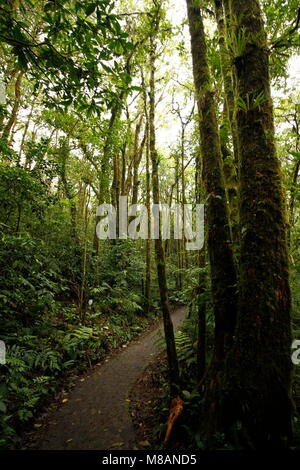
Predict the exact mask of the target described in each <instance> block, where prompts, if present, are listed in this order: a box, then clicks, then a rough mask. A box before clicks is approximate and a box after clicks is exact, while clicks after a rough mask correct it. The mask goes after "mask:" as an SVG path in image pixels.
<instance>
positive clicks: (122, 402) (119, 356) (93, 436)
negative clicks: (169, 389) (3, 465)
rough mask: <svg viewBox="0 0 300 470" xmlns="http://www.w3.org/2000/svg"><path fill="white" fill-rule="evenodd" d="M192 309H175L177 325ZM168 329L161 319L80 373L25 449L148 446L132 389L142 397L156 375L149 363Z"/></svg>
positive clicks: (26, 444) (132, 447) (88, 448)
mask: <svg viewBox="0 0 300 470" xmlns="http://www.w3.org/2000/svg"><path fill="white" fill-rule="evenodd" d="M186 314H187V308H186V307H179V308H176V309H175V310H174V312H173V314H172V320H173V324H174V328H177V327H178V326H179V324H180V323H181V321H182V320H183V319H184V318H185V317H186ZM162 330H163V325H162V321H161V322H159V323H158V324H157V323H156V324H155V325H153V326H152V328H150V330H149V329H148V330H147V331H146V332H145V333H144V334H142V335H141V336H140V337H139V338H138V339H137V340H135V341H133V342H132V343H130V344H129V345H128V346H126V347H125V348H121V350H118V351H116V352H114V353H112V354H111V355H110V356H109V357H107V358H106V359H105V361H104V362H102V363H101V364H97V365H96V366H94V367H93V368H92V369H90V370H89V371H87V372H86V373H85V374H84V375H82V376H81V377H79V378H78V381H77V383H76V384H75V387H74V388H73V389H72V390H71V392H70V394H69V395H68V396H67V397H65V398H63V399H61V400H60V402H59V404H54V405H53V407H52V408H53V409H52V410H51V411H49V412H48V413H45V416H44V417H42V418H41V419H40V420H39V422H37V423H36V424H35V427H36V428H37V429H36V431H34V432H33V433H30V436H28V439H25V441H24V442H23V443H22V448H23V449H24V448H28V449H36V450H61V449H64V450H71V449H76V450H110V449H115V450H118V449H122V450H130V449H138V448H143V445H144V446H145V445H148V442H147V441H145V440H144V442H143V441H142V445H139V441H140V436H141V434H140V433H137V432H136V430H135V427H134V425H133V422H132V419H131V417H130V406H129V405H130V397H129V394H130V393H132V388H134V389H135V390H136V392H135V397H137V396H140V397H141V394H139V383H140V385H142V384H143V377H146V384H149V385H150V384H151V380H152V381H153V380H155V379H154V377H153V373H152V375H151V376H149V373H148V372H147V371H148V370H149V368H148V369H146V370H145V368H146V367H147V365H148V364H149V363H150V362H151V360H152V361H153V358H154V357H155V356H156V355H157V354H158V350H157V344H156V343H157V338H158V333H159V331H161V332H162ZM151 370H153V368H151ZM143 373H144V374H143ZM144 383H145V382H144ZM134 384H136V385H135V386H134ZM133 386H134V387H133ZM136 386H137V388H136ZM147 386H148V385H147ZM144 389H145V386H144V387H143V390H144ZM142 396H143V395H142ZM148 401H149V400H148ZM150 401H151V400H150ZM143 402H144V403H147V400H146V401H144V399H143ZM149 405H150V404H149V403H148V406H149ZM148 427H149V426H146V427H145V429H147V428H148ZM149 445H150V443H149Z"/></svg>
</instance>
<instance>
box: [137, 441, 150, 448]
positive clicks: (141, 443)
mask: <svg viewBox="0 0 300 470" xmlns="http://www.w3.org/2000/svg"><path fill="white" fill-rule="evenodd" d="M139 446H141V447H151V444H150V442H149V441H140V442H139Z"/></svg>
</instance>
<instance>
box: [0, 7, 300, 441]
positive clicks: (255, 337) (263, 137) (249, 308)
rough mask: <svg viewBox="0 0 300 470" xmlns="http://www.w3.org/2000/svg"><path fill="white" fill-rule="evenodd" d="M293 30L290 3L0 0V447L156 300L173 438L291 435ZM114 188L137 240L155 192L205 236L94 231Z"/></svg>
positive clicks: (295, 223)
mask: <svg viewBox="0 0 300 470" xmlns="http://www.w3.org/2000/svg"><path fill="white" fill-rule="evenodd" d="M299 26H300V10H299V8H298V2H297V1H296V0H289V2H283V1H279V0H273V1H264V0H261V1H260V2H259V1H258V0H249V1H247V2H241V1H239V0H222V1H221V0H214V1H210V0H209V1H201V2H200V1H197V0H186V2H185V1H184V0H182V1H181V2H176V5H174V4H173V2H172V1H171V0H143V1H140V2H138V5H136V4H135V3H134V2H133V1H132V0H119V1H117V2H113V1H112V0H93V1H90V0H84V1H79V0H55V1H47V0H39V1H36V0H2V1H1V2H0V81H1V83H0V194H1V197H0V236H1V243H0V263H1V274H0V302H1V303H0V306H1V309H0V319H1V323H0V340H2V341H4V342H5V345H6V364H1V365H0V377H1V383H0V432H1V436H0V446H1V447H3V448H7V447H9V446H10V445H11V444H12V443H14V442H16V441H17V440H18V439H19V436H20V433H21V432H22V430H23V429H24V427H25V425H26V424H27V423H29V424H30V423H31V422H32V420H33V418H34V417H35V416H36V414H37V412H38V411H39V410H40V409H41V406H42V405H43V403H45V400H46V399H48V398H49V395H51V394H54V392H55V391H56V390H57V388H58V387H59V386H60V385H61V383H62V381H63V379H64V378H65V377H66V376H67V375H68V373H69V371H71V370H74V369H76V370H83V369H84V368H85V367H87V366H89V365H91V364H92V363H94V362H98V361H99V359H101V358H103V357H104V356H105V354H106V353H107V352H108V351H110V350H111V349H113V348H116V347H118V346H119V345H121V344H123V343H126V342H128V341H129V340H130V339H131V338H132V337H133V336H134V335H135V334H137V333H139V332H140V331H142V329H143V328H144V327H145V326H146V325H148V324H149V323H150V322H151V321H153V319H154V318H155V316H156V315H157V314H158V313H159V312H162V316H163V320H164V327H165V338H166V352H167V362H168V371H169V372H168V373H169V384H168V398H174V397H175V396H180V397H181V398H182V399H183V401H184V410H185V411H184V412H185V413H186V414H183V426H185V428H184V429H187V424H186V423H188V431H189V434H188V435H189V436H190V437H189V442H188V443H186V445H190V446H192V447H193V446H194V447H195V448H204V447H205V448H210V449H214V448H224V447H225V448H261V447H263V448H266V447H298V446H299V447H300V444H299V426H298V422H299V420H300V410H299V407H300V382H299V373H298V368H297V367H295V368H294V369H295V370H293V369H292V367H293V364H292V361H291V354H292V350H291V346H292V341H293V339H300V325H299V320H300V316H299V303H300V297H299V279H300V278H299V275H300V274H299V273H300V251H299V235H300V225H299V200H300V191H299V180H298V176H299V167H300V127H299V126H300V94H299V89H298V87H299V81H298V82H297V80H293V75H294V74H295V70H296V67H297V65H298V67H299V56H298V53H299V47H300V42H299ZM298 70H299V68H298ZM271 94H272V95H273V104H272V99H271ZM120 196H127V197H128V203H129V204H132V205H135V204H143V205H144V206H145V207H146V208H147V209H148V218H147V220H146V228H147V229H148V235H149V233H150V227H151V211H150V206H151V204H152V203H156V204H158V203H163V204H167V205H168V206H172V204H177V205H178V206H179V207H180V208H182V213H183V214H184V216H183V217H187V215H186V213H185V212H184V205H185V204H193V206H194V209H195V204H200V203H205V242H204V245H203V247H202V248H201V249H197V250H187V249H186V242H187V241H188V240H189V239H190V237H189V236H188V234H187V233H186V232H185V233H184V236H183V238H181V239H180V237H177V238H179V239H177V238H176V237H174V236H172V237H171V238H170V239H168V237H166V236H165V234H164V233H162V230H161V227H159V228H158V236H157V237H156V239H155V240H151V239H150V237H149V236H148V237H145V239H143V238H140V237H139V236H137V239H136V240H132V239H129V238H127V239H122V238H121V239H120V238H117V239H113V240H111V239H106V240H100V239H99V237H98V235H99V223H100V222H101V220H102V218H101V214H99V213H97V207H98V206H100V205H101V204H104V203H106V204H111V205H112V206H114V208H116V211H117V214H118V215H119V212H120V199H119V198H120ZM140 210H141V209H138V211H140ZM135 216H136V214H135V213H129V216H128V222H129V223H130V224H136V225H135V226H134V227H135V228H136V229H137V228H138V225H139V224H138V222H136V221H134V219H135ZM194 216H195V210H194ZM118 220H119V219H118ZM175 225H176V221H175V219H172V220H171V227H172V228H174V226H175ZM119 228H120V227H119V222H117V229H119ZM171 233H172V231H171ZM123 238H124V237H123ZM179 302H180V303H182V304H185V305H188V306H189V307H190V315H189V319H188V320H187V322H186V324H185V327H184V328H183V329H182V331H180V332H179V333H177V334H175V335H174V332H173V327H172V321H171V307H170V305H172V304H176V303H179Z"/></svg>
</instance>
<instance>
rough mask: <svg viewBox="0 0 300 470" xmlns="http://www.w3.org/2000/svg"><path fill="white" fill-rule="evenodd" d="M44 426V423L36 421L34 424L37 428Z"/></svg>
mask: <svg viewBox="0 0 300 470" xmlns="http://www.w3.org/2000/svg"><path fill="white" fill-rule="evenodd" d="M42 426H43V425H42V424H40V423H36V424H35V425H34V427H35V428H40V427H42Z"/></svg>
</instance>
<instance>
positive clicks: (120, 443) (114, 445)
mask: <svg viewBox="0 0 300 470" xmlns="http://www.w3.org/2000/svg"><path fill="white" fill-rule="evenodd" d="M123 445H124V442H114V443H113V444H112V445H111V446H112V447H122V446H123Z"/></svg>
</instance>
